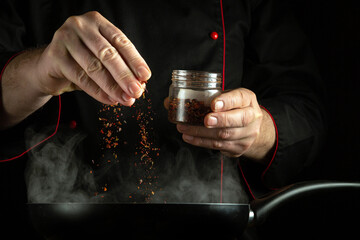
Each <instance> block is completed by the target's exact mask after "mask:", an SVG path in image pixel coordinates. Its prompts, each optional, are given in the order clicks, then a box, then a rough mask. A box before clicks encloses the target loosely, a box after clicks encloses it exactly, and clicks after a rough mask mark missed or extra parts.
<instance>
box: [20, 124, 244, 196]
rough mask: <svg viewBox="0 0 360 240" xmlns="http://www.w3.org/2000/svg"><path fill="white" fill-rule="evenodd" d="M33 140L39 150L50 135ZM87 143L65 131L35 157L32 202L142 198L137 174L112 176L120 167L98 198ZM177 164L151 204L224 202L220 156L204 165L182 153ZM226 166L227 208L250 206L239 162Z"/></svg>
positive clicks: (162, 177) (29, 180) (164, 172)
mask: <svg viewBox="0 0 360 240" xmlns="http://www.w3.org/2000/svg"><path fill="white" fill-rule="evenodd" d="M27 136H28V139H29V140H28V143H27V145H29V146H33V145H34V144H36V143H38V142H39V141H41V140H42V139H44V138H45V137H46V136H48V135H47V134H35V132H34V131H33V130H28V132H27ZM84 138H85V135H84V134H81V133H75V131H72V132H66V131H63V132H60V131H59V132H58V133H57V134H56V136H55V137H53V138H52V139H51V140H49V141H48V142H46V143H44V144H43V145H41V146H39V147H37V148H35V149H33V150H32V151H31V153H30V154H29V162H28V165H27V169H26V173H25V177H26V184H27V191H28V202H30V203H54V202H119V201H125V200H126V198H127V196H128V194H129V192H131V191H132V190H131V189H134V190H133V191H134V192H136V184H134V177H132V173H131V172H132V171H131V169H130V173H129V174H128V175H126V176H122V175H121V173H120V172H117V171H111V170H113V169H114V167H116V166H114V165H109V166H107V167H106V168H105V169H103V171H102V174H111V175H113V176H112V177H110V178H108V179H112V180H115V181H114V182H113V183H109V184H110V185H111V184H112V185H113V187H112V189H110V190H109V191H108V192H106V194H101V195H102V196H101V197H100V196H96V194H94V193H96V192H97V191H98V189H97V183H96V180H95V177H94V174H93V173H92V174H91V172H92V168H91V167H90V165H89V163H85V162H83V155H82V153H81V151H77V149H78V146H79V145H80V144H81V143H82V142H83V140H84ZM172 158H173V159H172V160H171V161H168V162H167V163H166V165H165V166H163V167H162V168H161V171H160V173H159V176H158V180H159V185H158V189H157V190H156V192H155V194H154V196H153V198H152V199H151V202H154V203H155V202H156V203H164V202H168V203H170V202H185V203H186V202H189V203H208V202H209V203H210V202H213V203H216V202H219V201H220V198H221V196H220V194H221V191H220V187H221V185H220V181H221V179H220V154H214V155H212V159H209V161H208V162H205V163H202V164H199V163H198V162H196V159H195V157H194V156H193V153H192V152H191V150H190V149H189V148H187V147H182V148H180V150H179V151H178V152H177V153H176V154H174V155H172ZM223 164H224V165H223V166H224V172H223V179H222V182H223V185H222V199H223V202H232V203H247V202H248V198H247V194H246V193H245V192H244V190H243V189H244V188H243V186H242V184H241V180H240V176H239V172H238V170H237V166H236V162H234V161H233V159H228V158H225V157H224V160H223ZM115 169H116V168H115ZM114 175H115V176H114ZM119 196H121V197H119ZM124 196H126V197H124ZM128 201H129V199H128Z"/></svg>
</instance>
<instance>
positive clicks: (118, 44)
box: [36, 12, 151, 106]
mask: <svg viewBox="0 0 360 240" xmlns="http://www.w3.org/2000/svg"><path fill="white" fill-rule="evenodd" d="M36 71H37V78H36V79H38V84H39V85H38V86H39V89H40V90H41V91H42V92H43V93H44V94H48V95H60V94H62V93H63V92H68V91H73V90H80V89H81V90H83V91H85V92H86V93H87V94H89V95H90V96H92V97H93V98H95V99H97V100H98V101H100V102H102V103H105V104H115V103H120V104H122V105H126V106H129V105H132V104H133V103H134V101H135V99H136V98H138V97H140V96H141V94H142V92H143V90H144V89H145V83H146V81H147V80H148V79H149V78H150V75H151V72H150V69H149V67H148V65H147V64H146V62H145V61H144V59H143V58H142V57H141V56H140V54H139V52H138V51H137V50H136V48H135V47H134V45H133V44H132V43H131V42H130V40H129V39H128V38H127V37H126V36H125V35H124V33H123V32H122V31H120V30H119V29H118V28H116V27H115V26H114V25H113V24H112V23H110V22H109V21H108V20H106V19H105V18H104V17H103V16H102V15H100V14H99V13H98V12H88V13H86V14H84V15H81V16H72V17H70V18H68V19H67V20H66V21H65V23H64V24H63V25H62V26H61V27H60V28H59V29H58V30H57V31H56V32H55V34H54V36H53V39H52V41H51V43H50V44H49V45H48V46H47V47H46V48H45V49H44V50H43V52H42V53H41V56H40V57H39V59H38V62H37V69H36Z"/></svg>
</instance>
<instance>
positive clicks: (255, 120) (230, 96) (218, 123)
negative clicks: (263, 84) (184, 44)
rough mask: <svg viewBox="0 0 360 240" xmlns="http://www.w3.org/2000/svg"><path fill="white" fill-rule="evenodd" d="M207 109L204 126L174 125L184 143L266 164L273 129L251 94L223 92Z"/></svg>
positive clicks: (270, 120)
mask: <svg viewBox="0 0 360 240" xmlns="http://www.w3.org/2000/svg"><path fill="white" fill-rule="evenodd" d="M211 110H212V112H210V113H208V114H207V115H206V116H205V118H204V126H194V125H188V124H178V125H177V129H178V131H179V132H180V133H182V134H183V140H184V141H185V142H187V143H189V144H192V145H195V146H199V147H204V148H210V149H216V150H219V151H221V152H222V153H223V154H224V155H226V156H230V157H239V156H242V155H243V156H246V157H248V158H251V159H254V160H257V161H260V162H264V163H266V162H267V160H268V158H267V156H268V155H269V154H270V153H271V152H272V150H273V148H274V145H275V142H276V134H275V127H274V124H273V121H272V119H271V117H270V115H269V114H268V113H267V112H266V111H265V110H263V109H261V108H260V106H259V104H258V101H257V98H256V95H255V93H253V92H252V91H250V90H248V89H245V88H239V89H235V90H231V91H228V92H224V93H222V94H220V95H219V96H217V97H215V98H214V99H213V100H212V102H211Z"/></svg>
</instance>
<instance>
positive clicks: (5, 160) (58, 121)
mask: <svg viewBox="0 0 360 240" xmlns="http://www.w3.org/2000/svg"><path fill="white" fill-rule="evenodd" d="M20 53H23V52H19V53H16V54H15V55H13V56H12V57H11V58H10V59H9V60H8V61H7V62H6V64H5V66H4V67H3V69H2V71H1V74H0V81H1V77H2V75H3V73H4V71H5V68H6V66H7V65H8V64H9V63H10V61H11V60H12V59H13V58H15V57H16V56H17V55H19V54H20ZM60 116H61V96H60V95H59V114H58V119H57V123H56V127H55V131H54V132H53V133H52V134H51V135H50V136H48V137H47V138H45V139H43V140H41V141H40V142H38V143H37V144H35V145H34V146H32V147H30V148H29V149H27V150H26V151H25V152H23V153H21V154H19V155H17V156H14V157H11V158H8V159H3V160H0V163H3V162H9V161H12V160H15V159H18V158H20V157H22V156H24V155H25V154H26V153H28V152H29V151H31V150H32V149H34V148H35V147H37V146H39V145H40V144H42V143H44V142H46V141H47V140H49V139H50V138H52V137H53V136H55V134H56V133H57V131H58V128H59V124H60Z"/></svg>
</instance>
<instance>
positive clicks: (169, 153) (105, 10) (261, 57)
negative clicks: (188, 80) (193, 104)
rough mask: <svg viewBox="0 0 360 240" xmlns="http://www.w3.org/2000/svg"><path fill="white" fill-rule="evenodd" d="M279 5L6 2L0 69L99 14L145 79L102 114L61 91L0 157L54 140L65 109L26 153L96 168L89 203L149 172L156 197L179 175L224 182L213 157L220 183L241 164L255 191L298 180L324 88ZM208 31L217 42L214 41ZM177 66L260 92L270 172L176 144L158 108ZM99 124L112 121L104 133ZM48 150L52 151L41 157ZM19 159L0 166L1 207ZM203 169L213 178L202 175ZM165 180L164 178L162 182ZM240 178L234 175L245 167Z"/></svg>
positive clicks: (315, 139) (308, 160) (256, 0)
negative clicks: (67, 24) (130, 101)
mask: <svg viewBox="0 0 360 240" xmlns="http://www.w3.org/2000/svg"><path fill="white" fill-rule="evenodd" d="M279 3H281V1H270V0H236V1H235V0H224V1H222V3H221V2H220V1H219V0H211V1H210V0H196V1H194V0H191V1H140V0H137V1H106V0H104V1H64V0H61V1H60V0H56V1H54V0H42V1H23V0H22V1H3V3H2V7H1V9H0V66H2V67H4V66H5V65H6V63H7V62H8V61H9V59H10V58H11V57H12V56H13V55H14V54H17V53H19V52H21V51H23V50H26V49H29V48H34V47H38V46H43V45H45V44H48V43H49V42H50V41H51V39H52V36H53V34H54V32H55V31H56V30H57V29H58V28H59V27H60V26H61V25H62V24H63V23H64V21H65V20H66V19H67V18H68V17H70V16H72V15H80V14H83V13H86V12H88V11H92V10H96V11H98V12H99V13H101V14H102V15H103V16H104V17H105V18H107V19H108V20H109V21H111V22H112V23H113V24H114V25H116V26H117V27H118V28H119V29H121V30H122V31H123V32H124V33H125V34H126V35H127V36H128V37H129V39H130V40H131V41H132V42H133V43H134V45H135V46H136V48H137V49H138V50H139V52H140V53H141V55H142V56H143V57H144V59H145V60H146V62H147V63H148V65H149V67H150V69H151V71H152V77H151V79H150V80H149V82H148V84H147V92H146V94H145V96H144V97H141V98H140V99H139V100H137V101H136V103H135V104H134V106H133V107H114V106H112V107H111V106H110V107H107V106H104V105H102V104H100V103H98V102H96V101H95V100H93V99H92V98H90V97H89V96H87V95H86V94H85V93H83V92H72V93H66V94H63V95H62V96H61V101H60V98H59V97H53V99H52V100H51V101H50V102H49V103H47V104H46V105H45V106H44V107H43V108H41V109H39V110H38V111H37V112H36V113H34V114H33V115H31V116H30V117H29V118H28V119H26V120H25V121H24V122H22V123H20V124H19V125H17V126H15V127H13V128H12V129H8V130H6V131H2V132H1V133H0V134H1V137H0V140H1V145H0V159H2V160H3V159H8V158H11V157H13V156H17V155H19V154H21V153H23V152H24V151H25V150H26V149H28V148H30V147H32V146H33V145H35V144H36V143H38V142H40V141H41V140H42V139H45V138H46V137H47V136H50V135H51V134H52V133H54V131H55V128H56V126H57V120H58V117H59V115H58V114H59V104H61V117H60V123H59V126H58V129H57V132H56V134H55V135H54V136H53V137H52V138H50V139H49V140H47V141H46V142H44V143H42V144H41V145H39V146H38V147H36V148H35V149H33V152H34V153H30V154H29V155H30V156H37V157H41V156H42V157H43V158H42V159H43V160H45V159H47V158H53V157H54V155H55V157H56V156H58V158H59V159H62V158H64V159H66V158H71V157H73V156H76V158H81V159H83V160H84V161H86V162H88V163H89V165H90V166H91V170H89V171H90V172H92V171H93V172H92V173H94V175H96V177H95V179H96V181H97V182H98V183H97V185H96V186H97V189H96V190H94V192H96V193H95V195H96V194H99V195H101V194H103V193H105V191H109V192H110V191H111V190H114V189H117V188H119V186H121V185H122V183H124V182H127V181H128V180H129V178H131V177H130V176H134V175H135V176H137V177H136V179H137V180H136V181H138V182H137V183H133V185H132V186H131V187H132V188H137V187H139V186H140V184H141V183H142V181H146V179H143V178H142V177H145V178H146V176H149V175H146V174H149V171H153V169H156V171H157V172H156V173H153V175H152V176H151V177H152V180H151V183H152V184H153V185H155V184H158V185H157V188H156V190H157V191H160V192H161V189H162V188H163V187H162V185H161V184H163V183H164V182H167V181H171V180H172V179H185V178H186V176H187V175H191V173H192V172H201V171H205V173H203V172H202V173H201V174H200V175H199V176H197V177H195V178H196V179H205V180H206V181H209V182H211V181H215V182H220V181H218V180H219V177H220V168H221V166H220V161H219V159H221V158H223V160H224V162H225V164H224V166H223V167H224V170H223V175H224V177H225V176H227V173H229V174H230V172H232V170H231V168H234V169H236V168H237V167H238V166H240V165H242V166H243V168H242V170H243V173H244V174H245V176H247V177H248V181H249V184H250V186H255V185H256V186H258V187H259V186H260V185H258V183H259V182H261V184H262V185H263V186H266V187H267V188H276V187H280V186H284V185H286V184H289V183H291V182H293V181H295V180H296V179H298V177H299V176H301V173H302V172H303V171H304V169H306V168H307V167H309V166H311V164H312V163H313V162H314V159H316V156H317V154H318V153H319V150H320V146H321V143H322V141H323V136H324V131H325V122H324V121H325V120H324V112H323V108H322V105H321V94H322V86H321V80H320V78H319V76H318V74H317V71H316V67H315V64H314V61H313V58H312V54H311V51H310V49H309V46H308V45H307V42H306V39H305V37H304V36H303V35H302V33H301V31H299V29H298V28H297V26H296V25H295V24H294V22H293V21H292V20H291V16H288V15H289V12H288V11H285V10H284V9H283V8H281V7H280V4H279ZM221 4H222V5H221ZM222 10H223V15H222ZM212 32H216V33H218V36H219V37H218V38H217V39H213V38H212V37H211V33H212ZM174 69H193V70H202V71H209V72H220V73H222V72H223V71H224V73H225V76H224V87H225V89H235V88H239V87H244V88H248V89H251V90H252V91H254V92H255V93H256V95H257V99H258V101H259V103H260V104H261V105H262V106H263V107H264V108H265V109H267V110H268V111H269V113H270V114H271V116H272V118H273V120H274V124H275V126H276V129H277V133H276V134H277V141H276V149H275V153H274V156H273V158H272V159H271V161H270V163H269V165H267V166H258V165H256V164H252V163H251V161H249V160H248V159H245V158H241V159H240V165H238V164H237V163H236V162H235V163H234V159H227V158H224V157H222V156H220V154H219V153H218V152H217V151H213V150H208V149H203V148H197V147H193V146H190V145H189V144H186V143H184V142H183V141H182V140H181V135H180V134H179V133H178V132H177V131H176V127H175V125H174V124H171V123H169V122H168V120H167V112H166V110H165V108H164V107H163V100H164V98H166V97H167V96H168V89H169V86H170V84H171V79H170V78H171V72H172V70H174ZM144 119H148V120H144ZM107 121H108V122H109V123H113V124H114V125H112V126H110V127H109V125H106V124H107ZM116 124H117V125H116ZM115 125H116V128H114V126H115ZM144 126H145V127H146V131H148V132H149V134H148V135H146V140H147V144H150V147H151V149H152V150H151V153H149V154H147V155H146V156H144V148H142V147H141V145H142V144H143V143H144V142H143V143H141V141H142V140H143V138H142V137H144V132H143V128H144ZM74 136H80V137H74ZM112 137H116V138H117V139H116V140H114V138H112ZM111 139H112V140H111ZM110 140H111V141H110ZM51 143H52V144H53V145H54V146H55V148H54V149H52V148H49V149H47V147H46V146H49V145H50V144H51ZM70 143H72V145H71V144H70ZM108 144H110V145H108ZM44 149H47V151H50V152H52V153H53V154H50V156H48V155H46V154H45V153H43V152H41V151H42V150H44ZM64 149H65V150H64ZM44 151H45V150H44ZM54 152H55V153H56V154H54ZM69 152H72V153H73V154H67V153H69ZM60 155H61V156H60ZM27 156H28V154H25V155H24V156H23V157H21V158H18V159H16V160H13V161H10V162H3V163H0V172H1V174H0V178H1V185H2V187H1V188H2V191H1V194H2V195H3V196H2V197H1V198H2V199H7V198H9V197H10V196H11V195H12V194H14V192H16V191H17V189H21V187H20V186H24V182H23V180H19V179H23V174H24V169H25V166H26V164H27V161H28V157H27ZM144 158H148V159H151V162H150V164H151V165H153V164H154V166H153V167H149V165H147V166H145V167H144V168H143V169H142V170H141V171H142V172H141V171H140V172H139V171H138V170H136V166H135V165H137V166H139V165H141V164H144V163H143V160H144ZM189 159H190V160H189ZM193 160H194V161H193ZM59 161H60V160H59ZM229 162H230V163H231V164H228V163H229ZM146 164H149V163H146ZM146 164H145V165H146ZM189 166H191V167H189ZM203 166H207V167H206V168H204V167H203ZM202 168H204V169H205V170H204V169H202ZM210 168H211V169H215V170H214V172H211V173H209V172H208V171H209V169H210ZM149 169H150V170H149ZM199 169H200V170H199ZM201 169H202V170H201ZM59 171H60V170H59ZM86 171H87V170H86ZM154 171H155V170H154ZM129 172H130V174H129ZM146 172H147V173H146ZM163 172H166V173H168V174H169V175H170V176H171V178H169V176H167V177H164V178H163V179H161V177H162V175H161V173H163ZM237 173H238V174H239V175H241V171H239V172H237ZM154 176H157V177H155V179H154ZM192 180H194V179H192ZM192 180H190V181H192ZM225 180H226V179H225V178H224V190H226V186H227V183H226V181H225ZM129 181H130V182H131V181H132V180H129ZM139 181H140V182H139ZM15 183H17V187H16V189H14V184H15ZM147 184H149V182H148V183H147ZM176 184H177V185H179V184H180V183H176ZM217 189H220V188H217ZM227 190H229V191H231V189H227ZM126 191H127V190H126ZM142 191H143V193H144V191H145V192H146V193H145V195H146V196H148V197H149V196H151V195H153V193H151V191H152V189H150V188H146V189H145V188H142ZM22 194H23V195H25V194H24V193H22ZM190 194H193V193H192V192H190ZM140 195H141V193H140V192H136V193H131V190H129V191H128V192H127V193H126V195H124V196H117V197H115V199H116V200H121V201H123V200H124V199H125V198H135V199H136V200H137V201H142V200H144V199H140V198H139V196H140ZM215 195H216V194H215ZM216 196H217V195H216ZM225 198H226V196H224V201H227V200H226V199H225ZM217 199H218V197H216V199H215V200H214V199H213V201H217ZM145 200H146V197H145Z"/></svg>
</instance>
